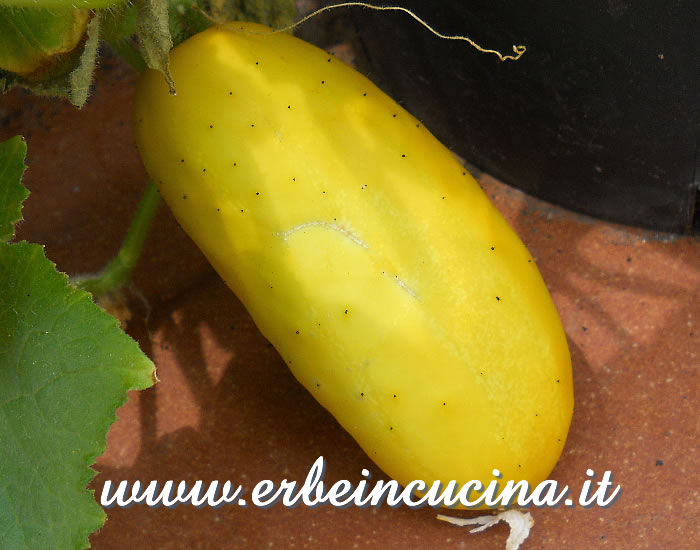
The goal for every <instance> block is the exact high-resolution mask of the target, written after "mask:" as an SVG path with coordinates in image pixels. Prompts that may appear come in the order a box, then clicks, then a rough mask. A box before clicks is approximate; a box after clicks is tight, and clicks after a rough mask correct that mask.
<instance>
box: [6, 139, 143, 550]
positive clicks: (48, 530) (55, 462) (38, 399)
mask: <svg viewBox="0 0 700 550" xmlns="http://www.w3.org/2000/svg"><path fill="white" fill-rule="evenodd" d="M17 139H18V138H14V139H12V140H9V141H8V142H5V143H3V144H2V145H1V146H0V196H2V197H8V198H7V199H6V200H5V201H4V205H3V206H7V209H3V214H4V217H3V228H5V227H7V224H8V221H9V220H12V219H13V218H16V216H17V213H18V211H19V205H20V204H21V201H22V199H21V197H23V196H26V190H25V191H24V192H18V190H17V187H18V186H19V187H22V186H21V183H20V181H19V180H20V178H21V174H22V171H23V166H24V162H23V161H24V152H25V147H24V145H23V144H21V145H20V144H18V143H17ZM20 143H21V140H20ZM8 189H9V191H7V190H8ZM5 210H8V211H10V214H9V215H7V214H5ZM9 227H10V231H11V224H10V226H9ZM0 281H2V284H0V442H1V444H0V546H1V547H2V548H3V549H9V550H13V549H32V550H33V549H40V548H41V549H43V548H60V549H64V548H66V549H71V548H85V547H87V546H88V536H89V534H90V533H91V532H92V531H94V530H95V529H97V528H99V527H100V526H101V525H102V524H103V523H104V518H105V514H104V511H103V510H102V508H101V507H100V506H99V505H98V504H97V502H96V501H95V498H94V495H93V493H92V491H88V490H87V489H86V485H87V484H88V483H89V482H90V480H91V479H92V478H93V476H94V472H93V470H92V469H91V468H90V465H91V464H93V463H94V461H95V458H96V457H97V456H99V455H100V454H102V452H104V449H105V444H106V434H107V430H108V428H109V426H110V425H111V424H112V423H113V422H114V420H115V419H116V416H115V411H116V409H117V408H118V407H120V406H121V405H122V404H124V402H125V401H126V397H127V391H129V390H132V389H143V388H146V387H149V386H151V385H152V384H153V382H154V381H155V369H154V366H153V363H152V362H151V361H150V360H149V359H148V358H147V357H146V356H145V355H144V354H143V353H142V352H141V351H140V350H139V348H138V345H137V344H136V342H134V341H133V340H132V339H131V338H129V337H128V336H127V335H125V334H124V333H123V332H122V331H121V330H120V329H119V327H118V324H117V321H116V320H115V319H114V318H113V317H111V316H109V315H107V314H106V313H105V312H104V311H102V310H101V309H100V308H98V307H97V306H96V305H95V304H93V303H92V301H91V299H90V295H89V294H88V293H86V292H84V291H82V290H78V289H76V288H75V287H73V286H71V285H70V284H69V283H68V279H67V277H66V276H65V275H64V274H62V273H59V272H57V271H56V269H55V266H54V265H53V264H52V263H51V262H50V261H49V260H47V259H46V257H45V256H44V251H43V248H42V247H41V246H39V245H35V244H28V243H25V242H21V243H16V244H7V243H5V242H2V243H0Z"/></svg>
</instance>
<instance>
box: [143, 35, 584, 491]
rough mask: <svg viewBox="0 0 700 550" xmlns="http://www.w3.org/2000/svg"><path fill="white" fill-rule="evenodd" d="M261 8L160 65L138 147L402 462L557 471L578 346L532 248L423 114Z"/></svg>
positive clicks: (191, 228) (250, 299) (364, 426)
mask: <svg viewBox="0 0 700 550" xmlns="http://www.w3.org/2000/svg"><path fill="white" fill-rule="evenodd" d="M268 32H269V29H267V28H266V27H262V26H259V25H255V24H251V23H231V24H228V25H227V26H225V27H215V28H212V29H209V30H207V31H204V32H203V33H200V34H198V35H196V36H194V37H192V38H190V39H189V40H188V41H186V42H184V43H183V44H181V45H180V46H178V47H177V48H175V49H174V50H173V51H172V52H171V61H170V70H171V72H172V74H173V77H174V79H175V84H176V88H177V95H175V96H172V95H170V94H169V93H168V88H167V85H166V84H165V82H164V81H163V79H162V77H161V75H160V74H159V73H156V72H155V71H147V72H146V73H144V75H143V76H142V77H141V79H140V81H139V84H138V87H137V92H136V97H135V111H134V112H135V130H136V140H137V144H138V148H139V151H140V153H141V156H142V158H143V161H144V165H145V166H146V168H147V171H148V172H149V174H150V176H151V178H152V179H153V181H154V182H155V183H156V185H157V186H158V187H159V189H160V191H161V194H162V196H163V198H164V199H165V201H166V202H167V203H168V205H169V206H170V208H171V209H172V211H173V213H174V215H175V216H176V218H177V219H178V221H179V222H180V224H181V226H182V227H183V229H184V230H185V231H186V232H187V233H188V234H189V235H190V236H191V237H192V239H193V240H194V241H195V243H197V245H198V246H199V247H200V248H201V250H202V251H203V252H204V254H205V255H206V256H207V258H208V259H209V260H210V262H211V263H212V265H213V266H214V267H215V269H216V270H217V272H218V273H219V274H220V275H221V276H222V278H223V279H224V280H225V282H226V284H227V285H228V286H229V287H230V288H231V289H232V290H233V291H234V292H235V293H236V295H237V296H238V297H239V299H240V300H241V301H242V303H243V304H244V305H245V307H246V308H247V309H248V311H249V312H250V314H251V316H252V318H253V319H254V321H255V323H256V324H257V326H258V327H259V329H260V330H261V332H262V333H263V335H264V336H265V337H266V338H267V339H268V340H269V341H270V342H271V343H272V344H273V345H274V346H275V348H276V349H277V350H278V351H279V353H280V354H281V356H282V357H283V359H284V360H285V362H286V363H287V364H288V366H289V368H290V369H291V371H292V373H293V374H294V376H295V377H296V378H297V379H298V380H299V381H300V382H301V383H302V384H303V385H304V386H305V387H306V388H307V389H308V391H309V392H311V394H312V395H313V396H314V397H315V398H316V399H317V400H318V401H319V402H320V403H321V404H322V405H323V406H324V407H325V408H326V409H328V410H329V411H330V412H331V413H332V414H333V416H335V418H336V419H337V420H338V421H339V422H340V424H341V425H342V426H343V427H344V428H345V429H346V430H347V431H348V432H349V433H350V434H351V435H352V436H353V437H354V438H355V439H356V441H357V442H358V443H359V444H360V445H361V447H362V448H363V449H364V450H365V452H366V453H367V454H368V456H369V457H371V458H372V459H373V460H374V461H375V462H376V463H377V464H378V465H379V466H380V467H381V468H382V469H383V470H384V471H385V472H386V473H387V474H388V475H389V476H391V477H392V478H394V479H396V480H398V481H399V482H400V483H401V484H404V485H405V484H407V483H408V482H410V481H412V480H415V479H422V480H424V481H426V482H427V483H432V481H433V480H441V481H442V482H443V483H447V482H448V481H449V480H452V479H454V480H457V481H458V482H460V483H465V482H467V481H469V480H473V479H476V480H481V481H482V483H484V485H486V484H488V483H489V482H490V481H491V480H492V479H493V476H492V473H491V472H492V470H493V469H494V468H498V469H499V470H500V471H501V472H502V473H503V478H502V479H503V480H504V481H505V480H508V479H515V480H520V479H525V480H527V481H529V482H530V483H531V484H533V485H534V484H537V483H539V482H541V481H542V480H544V479H546V478H547V476H548V475H549V474H550V472H551V471H552V469H553V467H554V465H555V463H556V461H557V460H558V458H559V456H560V454H561V452H562V449H563V447H564V443H565V441H566V436H567V433H568V429H569V425H570V421H571V416H572V412H573V384H572V372H571V360H570V356H569V351H568V347H567V342H566V337H565V335H564V331H563V328H562V326H561V322H560V320H559V317H558V314H557V312H556V309H555V307H554V304H553V302H552V300H551V297H550V295H549V293H548V291H547V288H546V286H545V284H544V282H543V280H542V278H541V276H540V274H539V271H538V270H537V268H536V266H535V263H534V261H533V259H532V257H531V256H530V254H529V253H528V251H527V249H526V248H525V246H524V245H523V244H522V242H521V241H520V239H519V238H518V237H517V235H516V234H515V232H514V231H513V230H512V229H511V228H510V227H509V226H508V224H507V222H506V221H505V220H504V219H503V217H502V216H501V215H500V213H499V212H498V211H497V210H496V209H495V208H494V207H493V205H492V204H491V203H490V202H489V200H488V198H487V197H486V196H485V194H484V193H483V191H482V190H481V189H480V188H479V185H478V184H477V183H476V181H475V180H474V179H473V178H472V177H471V176H470V175H469V174H468V173H466V172H465V170H464V168H463V167H462V166H461V165H460V164H459V163H458V162H457V160H456V159H455V158H454V156H453V155H452V154H451V152H450V151H449V150H448V149H447V148H445V147H444V146H443V145H442V144H440V143H439V142H438V141H437V140H436V139H435V138H434V137H433V136H432V135H431V134H430V133H429V132H428V130H427V129H425V128H424V127H423V125H422V124H421V123H420V122H419V121H418V120H416V119H415V118H414V117H413V116H411V115H410V114H409V113H407V112H406V111H405V110H404V109H402V108H401V107H400V106H399V105H398V104H396V102H394V101H393V100H392V99H391V98H389V97H388V96H386V95H385V94H384V93H383V92H381V91H380V90H379V89H378V88H377V87H376V86H375V85H373V84H372V83H371V82H370V81H368V80H367V79H366V78H365V77H363V76H362V75H360V74H359V73H357V72H356V71H354V70H353V69H351V68H349V67H347V66H345V65H344V64H343V63H342V62H340V61H339V60H337V59H335V58H333V57H332V56H330V55H329V54H327V53H326V52H323V51H322V50H320V49H317V48H315V47H314V46H311V45H309V44H307V43H305V42H303V41H301V40H299V39H296V38H294V37H292V36H290V35H287V34H284V33H275V34H267V33H268Z"/></svg>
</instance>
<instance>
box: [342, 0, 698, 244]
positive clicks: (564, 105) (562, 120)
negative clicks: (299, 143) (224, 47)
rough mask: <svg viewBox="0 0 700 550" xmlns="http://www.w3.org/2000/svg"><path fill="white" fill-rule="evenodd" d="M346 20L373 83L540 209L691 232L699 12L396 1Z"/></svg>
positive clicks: (611, 0) (649, 5)
mask: <svg viewBox="0 0 700 550" xmlns="http://www.w3.org/2000/svg"><path fill="white" fill-rule="evenodd" d="M398 5H401V6H404V7H406V8H409V9H411V10H412V11H414V12H415V13H416V14H417V15H418V16H420V17H421V18H423V19H425V20H426V21H427V22H428V23H430V24H431V25H432V26H434V27H435V28H436V29H439V30H440V31H441V32H443V33H445V34H466V35H468V36H470V37H471V38H473V39H474V40H476V41H477V42H478V43H480V44H482V45H484V46H486V47H492V48H497V49H499V50H500V51H503V52H506V51H508V52H510V51H511V47H512V45H513V44H524V45H526V46H527V48H528V51H527V53H526V54H525V55H524V56H523V57H522V58H521V59H520V60H519V61H517V62H512V61H507V62H500V61H499V60H498V59H497V58H496V57H494V56H492V55H484V54H480V53H478V52H476V51H474V50H473V49H472V48H470V47H468V46H467V45H466V44H465V43H464V42H454V41H446V40H441V39H439V38H437V37H435V36H433V35H432V34H430V33H429V32H428V31H427V30H426V29H425V28H424V27H422V26H420V25H419V24H418V23H416V22H415V21H414V20H413V19H411V18H410V17H407V16H406V15H405V14H400V13H395V12H375V11H370V10H365V9H362V10H360V9H357V10H353V11H352V12H351V13H352V18H353V20H354V22H355V24H356V27H357V32H358V34H359V37H360V40H361V42H362V44H363V45H364V48H365V49H366V54H367V59H368V63H369V67H367V68H366V69H368V70H369V72H370V76H371V77H372V78H373V79H374V80H375V81H376V82H377V83H378V84H379V85H380V86H382V87H383V89H385V90H386V91H387V92H388V93H390V94H391V95H392V96H393V97H394V98H396V99H398V100H399V101H400V102H401V103H403V104H404V105H405V106H406V107H407V109H408V110H409V111H411V112H412V113H413V114H415V115H416V116H417V117H418V118H420V119H422V120H423V121H424V122H425V124H426V126H428V127H429V128H431V130H432V131H433V132H434V133H435V134H436V135H437V136H438V137H439V138H440V139H441V140H442V141H443V142H444V143H446V144H448V145H449V146H450V147H452V148H453V149H454V151H455V152H457V153H458V154H460V155H461V156H463V157H464V158H466V159H467V160H469V161H470V162H471V163H473V164H475V165H476V166H478V167H479V168H481V169H483V170H485V171H487V172H489V173H491V174H493V175H495V176H497V177H499V178H501V179H503V180H504V181H506V182H507V183H509V184H511V185H514V186H517V187H520V188H522V189H524V190H526V191H528V192H530V193H532V194H534V195H536V196H538V197H541V198H544V199H546V200H549V201H551V202H554V203H557V204H560V205H562V206H565V207H568V208H570V209H573V210H576V211H579V212H583V213H586V214H591V215H593V216H598V217H600V218H604V219H607V220H612V221H616V222H620V223H624V224H628V225H635V226H641V227H646V228H651V229H656V230H661V231H671V232H677V233H685V232H691V231H693V217H694V216H696V221H695V228H694V229H695V231H697V230H698V221H697V215H698V214H697V210H696V208H697V207H696V206H695V205H696V195H698V193H697V190H698V183H699V182H700V169H698V164H699V161H698V142H699V136H700V34H699V32H698V31H699V30H700V2H698V1H697V0H675V1H674V2H663V1H658V0H638V1H636V2H626V1H624V0H592V1H590V2H580V1H578V0H557V1H555V0H551V1H544V2H510V1H506V0H488V1H485V0H435V1H431V2H427V1H423V0H401V1H400V2H398Z"/></svg>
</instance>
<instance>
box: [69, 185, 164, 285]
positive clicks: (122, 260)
mask: <svg viewBox="0 0 700 550" xmlns="http://www.w3.org/2000/svg"><path fill="white" fill-rule="evenodd" d="M159 205H160V194H159V193H158V189H157V188H156V186H155V185H153V183H152V182H149V183H148V187H147V188H146V192H145V193H144V195H143V198H142V199H141V202H140V203H139V206H138V208H137V209H136V213H135V215H134V219H133V220H132V222H131V226H130V227H129V231H128V232H127V234H126V238H125V239H124V243H123V244H122V246H121V248H120V249H119V252H118V253H117V255H116V256H115V257H114V258H113V259H112V260H111V261H110V262H109V263H108V264H107V265H106V266H105V268H104V270H102V272H100V273H99V274H97V275H86V276H80V277H73V278H72V279H71V281H72V282H73V284H75V285H76V286H77V287H79V288H82V289H83V290H86V291H88V292H90V293H92V294H93V295H94V296H100V295H102V294H106V293H107V292H110V291H112V290H115V289H117V288H119V287H120V286H122V285H124V284H126V283H127V282H128V281H129V278H130V277H131V272H132V271H133V269H134V267H136V264H137V263H138V260H139V257H140V256H141V250H142V249H143V243H144V241H145V240H146V236H147V235H148V230H149V228H150V227H151V223H152V221H153V217H154V216H155V214H156V212H157V211H158V206H159Z"/></svg>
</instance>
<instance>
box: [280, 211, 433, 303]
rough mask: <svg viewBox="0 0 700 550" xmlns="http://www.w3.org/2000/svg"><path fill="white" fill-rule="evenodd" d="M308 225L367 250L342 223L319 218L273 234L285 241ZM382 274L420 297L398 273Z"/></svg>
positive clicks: (367, 246) (417, 297) (365, 245)
mask: <svg viewBox="0 0 700 550" xmlns="http://www.w3.org/2000/svg"><path fill="white" fill-rule="evenodd" d="M310 227H322V228H324V229H331V230H332V231H337V232H338V233H340V234H341V235H342V236H343V237H346V238H348V239H350V240H351V241H352V242H354V243H355V244H357V245H359V246H361V247H362V248H366V249H368V250H369V245H368V244H367V243H366V242H365V241H363V240H362V239H360V237H358V236H357V235H356V234H355V233H353V232H352V231H350V230H349V229H347V228H346V227H343V226H342V225H339V224H337V223H334V222H325V221H320V220H319V221H313V222H305V223H300V224H299V225H295V226H294V227H292V228H291V229H287V230H286V231H278V232H277V233H275V236H276V237H281V239H282V240H283V241H286V240H288V239H289V237H290V236H291V235H293V234H294V233H298V232H299V231H303V230H304V229H308V228H310ZM382 275H386V276H387V277H391V279H392V280H393V281H394V282H396V284H397V285H399V287H401V289H403V290H404V291H406V292H407V293H408V294H410V295H411V296H413V297H414V298H416V299H420V297H419V296H418V294H416V292H415V291H414V290H413V289H412V288H411V287H409V286H408V285H407V284H406V283H405V282H404V281H402V280H401V279H399V276H398V275H392V274H391V273H389V272H387V271H382Z"/></svg>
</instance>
